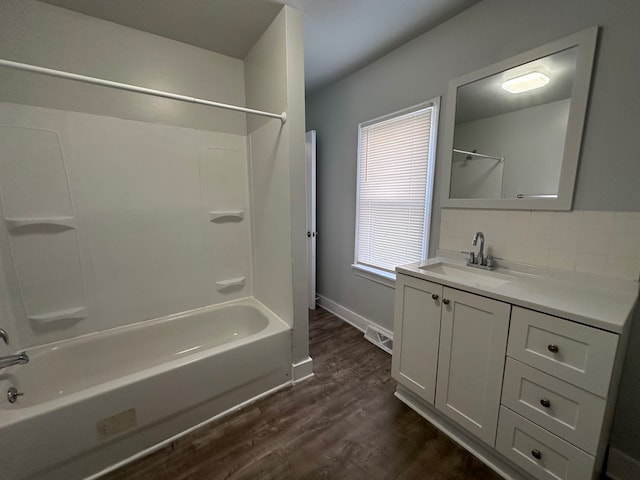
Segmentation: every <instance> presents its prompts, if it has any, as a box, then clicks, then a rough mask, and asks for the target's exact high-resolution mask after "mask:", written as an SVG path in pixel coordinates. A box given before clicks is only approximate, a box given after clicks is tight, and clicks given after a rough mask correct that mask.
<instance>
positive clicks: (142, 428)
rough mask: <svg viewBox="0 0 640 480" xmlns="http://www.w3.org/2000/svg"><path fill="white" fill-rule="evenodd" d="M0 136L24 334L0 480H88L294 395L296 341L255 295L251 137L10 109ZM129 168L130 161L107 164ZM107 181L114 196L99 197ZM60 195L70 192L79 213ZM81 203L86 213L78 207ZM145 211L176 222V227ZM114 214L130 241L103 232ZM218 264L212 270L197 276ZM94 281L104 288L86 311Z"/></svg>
mask: <svg viewBox="0 0 640 480" xmlns="http://www.w3.org/2000/svg"><path fill="white" fill-rule="evenodd" d="M0 66H1V67H8V68H12V69H18V70H23V71H27V72H33V73H37V74H42V75H46V76H53V77H60V78H65V79H68V80H73V81H79V82H84V83H89V84H93V85H100V86H106V87H110V88H115V89H118V90H125V91H129V92H136V93H141V94H145V95H152V96H156V97H162V98H168V99H172V100H177V101H184V102H189V103H196V104H200V105H206V106H210V107H221V108H224V109H230V110H235V111H240V112H244V113H250V114H257V115H262V116H266V117H268V118H272V119H273V118H275V119H278V120H279V125H278V126H279V127H280V128H282V125H283V124H284V122H285V121H286V113H271V112H264V111H259V110H252V109H248V108H245V107H236V106H233V105H228V104H220V103H218V102H212V101H209V100H204V99H200V98H195V97H190V96H184V95H178V94H174V93H171V92H163V91H159V90H151V89H148V88H143V87H138V86H135V85H129V84H124V83H119V82H112V81H109V80H104V79H99V78H94V77H87V76H83V75H77V74H74V73H68V72H62V71H59V70H52V69H49V68H43V67H39V66H33V65H27V64H22V63H18V62H13V61H8V60H1V59H0ZM273 131H274V132H275V133H276V134H277V133H278V130H277V129H276V128H274V129H273ZM61 132H62V133H61ZM99 132H109V133H110V135H103V134H102V133H99ZM133 132H135V133H133ZM268 132H269V133H270V132H271V130H269V131H268ZM91 135H94V136H97V138H94V137H91ZM118 135H119V136H118ZM0 137H1V138H0V140H2V141H0V144H3V151H2V152H1V153H2V154H3V155H2V156H0V170H1V172H0V173H2V175H0V187H1V188H0V200H1V201H0V206H1V211H2V214H3V215H4V223H5V226H6V235H4V234H3V235H2V238H0V247H2V249H3V252H2V253H3V255H6V257H4V258H3V259H2V262H0V268H4V270H5V274H6V277H7V279H5V278H4V277H1V278H0V280H2V282H3V284H2V291H1V292H0V293H2V294H3V295H4V294H5V293H7V292H8V294H7V295H6V296H5V297H4V298H3V299H2V300H0V301H3V303H7V304H10V303H11V304H13V306H14V308H13V313H14V317H15V318H14V319H13V320H14V325H13V327H14V329H13V330H12V329H11V328H8V330H9V333H10V334H11V336H13V335H14V333H15V332H17V333H18V334H16V337H18V341H16V342H12V341H11V340H14V339H10V338H9V336H10V335H9V334H8V333H7V332H6V331H4V330H2V329H0V340H4V343H2V342H0V346H1V347H2V354H3V355H4V356H0V479H2V480H52V479H64V480H71V479H79V478H89V479H92V478H97V477H99V476H100V475H102V474H104V473H106V472H107V471H111V470H113V469H116V468H118V467H119V466H121V465H122V464H124V463H127V462H129V461H132V460H133V459H135V458H138V457H140V456H143V455H145V454H147V453H149V452H151V451H153V450H155V449H158V448H160V447H162V446H164V445H167V444H169V443H170V442H171V441H173V440H175V439H176V438H177V437H179V436H181V435H184V434H186V433H188V432H190V431H192V430H194V429H195V428H198V427H200V426H202V425H204V424H205V423H208V422H211V421H213V420H214V419H216V418H217V417H219V416H220V415H223V414H226V413H229V412H231V411H234V410H236V409H238V408H240V407H242V406H243V405H246V404H247V403H249V402H251V401H254V400H256V399H257V398H259V397H261V396H264V395H267V394H269V393H272V392H274V391H275V390H277V389H280V388H282V387H284V386H286V385H289V384H291V380H292V379H291V372H292V368H295V367H296V365H298V364H296V365H292V331H293V330H292V326H291V325H289V324H288V323H287V322H285V321H283V320H282V319H281V318H280V317H279V316H278V315H277V314H275V313H274V312H273V311H271V310H270V309H269V308H268V307H267V306H265V304H263V303H261V302H260V301H259V300H258V299H257V298H255V297H254V296H253V294H254V292H253V286H252V284H251V281H252V280H251V272H252V268H251V266H250V265H249V263H250V262H249V260H247V259H248V258H250V257H252V255H253V254H254V252H252V251H251V249H252V247H251V243H250V241H249V240H248V239H249V237H250V231H249V227H246V225H247V222H246V221H245V210H244V209H245V208H248V204H249V200H248V194H249V192H248V187H247V183H248V182H247V178H248V174H247V173H246V164H247V157H246V154H245V153H244V152H245V146H246V141H247V136H244V135H234V134H227V133H224V134H223V133H220V132H204V131H199V130H194V129H183V128H174V127H170V126H162V125H156V124H151V123H144V122H131V121H127V120H120V119H115V118H111V117H102V116H96V115H89V114H82V113H77V112H67V111H62V110H51V109H45V108H40V107H32V106H23V105H17V104H16V105H14V104H7V103H3V104H1V105H0ZM92 138H93V139H92ZM261 138H262V137H261ZM144 139H148V140H144ZM145 141H146V142H147V143H145ZM172 142H173V143H172ZM150 147H153V148H154V149H151V150H149V153H148V154H147V156H146V157H145V156H144V154H143V153H140V152H146V151H147V150H145V148H146V149H149V148H150ZM127 148H128V150H127ZM118 149H119V150H118ZM69 152H71V153H69ZM105 152H106V153H105ZM67 154H69V159H71V160H70V161H69V162H68V159H67V158H66V156H67ZM125 154H126V155H129V156H130V157H131V161H122V162H121V163H118V161H116V160H122V158H124V157H123V156H124V155H125ZM102 155H106V156H105V157H102ZM114 158H115V159H116V160H113V159H114ZM127 158H128V157H127ZM101 159H103V160H104V161H101ZM74 160H75V163H74ZM134 160H135V161H134ZM145 161H146V162H147V163H145ZM67 163H70V164H72V167H71V168H68V166H67ZM112 165H116V166H114V167H112ZM145 166H148V167H149V168H145ZM74 168H75V171H74ZM163 168H164V169H165V170H163ZM155 169H157V171H158V172H159V173H158V174H157V176H156V177H150V175H151V173H150V172H153V171H156V170H155ZM70 172H71V173H70ZM109 175H113V177H112V178H113V179H117V180H115V181H114V183H117V184H118V188H119V191H121V192H124V193H123V195H121V196H118V197H114V195H113V192H111V191H108V190H105V191H104V192H103V191H102V186H103V184H105V183H107V182H108V180H107V178H109ZM3 178H4V181H2V179H3ZM174 178H175V180H174ZM122 179H125V180H126V181H128V183H127V184H126V185H123V182H122ZM167 179H170V184H167V183H166V182H167ZM95 180H97V183H92V182H94V181H95ZM216 181H217V182H218V183H215V182H216ZM74 182H76V183H75V184H74ZM83 182H85V183H83ZM87 182H88V183H87ZM135 182H138V183H135ZM234 182H235V183H234ZM149 185H151V186H153V188H149ZM162 185H165V188H164V189H163V188H162ZM198 185H199V186H200V191H198ZM71 186H75V187H76V188H77V190H76V193H78V191H79V192H80V194H79V195H78V196H77V197H74V198H73V199H72V195H71V193H72V189H71ZM127 189H128V190H127ZM83 194H84V195H85V196H84V197H83V196H82V195H83ZM127 194H129V195H131V198H134V199H135V200H138V199H139V201H140V202H141V203H140V204H135V202H134V205H131V202H130V201H129V200H128V198H129V197H127ZM78 197H82V198H81V199H80V201H77V198H78ZM83 200H84V202H85V203H84V204H83V205H82V207H83V208H84V209H85V210H82V208H79V209H76V203H77V204H82V201H83ZM145 202H146V203H145ZM171 202H173V203H171ZM221 207H224V208H221ZM229 207H231V208H229ZM149 209H156V210H157V211H158V212H162V211H164V210H171V211H173V210H175V212H177V213H179V215H178V214H176V215H174V216H173V217H172V218H174V219H175V222H176V224H175V225H173V224H172V225H167V221H166V217H164V216H162V215H159V214H157V212H155V211H154V212H152V214H151V215H146V214H147V213H149V212H148V210H149ZM163 209H164V210H163ZM207 212H208V215H207ZM118 213H119V214H120V215H121V216H122V217H124V218H123V221H124V222H125V223H126V222H129V223H128V225H135V228H134V229H133V230H135V235H130V232H131V231H133V230H132V229H131V228H129V229H127V228H125V227H124V226H122V223H121V222H118V223H116V222H114V221H113V220H114V218H115V217H116V216H117V214H118ZM135 215H137V217H135V224H134V223H133V220H132V218H133V216H135ZM83 222H84V223H83ZM109 222H112V223H109ZM243 222H244V223H243ZM203 224H204V225H207V226H206V227H204V228H203V226H202V225H203ZM140 225H143V226H144V227H145V228H143V229H139V230H136V229H138V227H139V226H140ZM82 228H84V229H85V230H84V232H81V230H82ZM79 232H81V233H82V235H81V234H80V233H79ZM87 232H89V233H87ZM176 232H179V233H176ZM200 234H202V236H199V235H200ZM145 235H146V236H145ZM5 237H6V241H5ZM89 237H90V239H91V241H92V242H94V243H92V244H91V245H90V247H89V248H87V247H86V244H84V246H83V244H82V242H83V241H86V243H87V244H90V243H91V241H89V240H87V239H88V238H89ZM165 237H166V238H165ZM125 239H128V240H129V242H127V241H126V240H125ZM157 239H161V240H157ZM117 242H122V243H123V245H125V244H126V248H125V249H124V253H125V254H127V255H129V256H128V257H126V258H125V259H124V260H123V259H122V258H118V254H119V252H118V251H117V250H114V249H112V248H111V247H112V245H113V244H114V243H117ZM132 242H133V243H132ZM96 245H97V246H96ZM154 248H155V250H154ZM214 248H215V249H216V250H215V254H213V253H212V251H213V249H214ZM149 252H153V254H152V255H150V254H149ZM94 255H95V256H94ZM154 255H155V256H154ZM216 255H217V256H216ZM167 256H168V257H170V258H168V260H167V261H166V262H164V263H162V260H164V259H165V258H167ZM140 257H141V258H142V260H140ZM213 257H215V259H217V261H218V264H215V265H214V263H213V262H214V260H211V263H207V262H209V259H210V258H213ZM87 258H90V260H88V261H87V260H86V259H87ZM145 262H146V263H145ZM89 264H91V267H89V266H88V265H89ZM141 268H142V270H141ZM278 268H279V269H281V267H280V266H279V267H278ZM159 272H160V273H161V275H159V274H158V273H159ZM229 272H232V273H233V274H236V275H235V276H234V275H229ZM172 273H173V275H172ZM176 273H177V274H176ZM241 275H242V276H241ZM245 275H246V276H245ZM228 276H229V277H232V278H228ZM89 277H91V278H92V282H96V283H91V285H96V284H97V283H100V285H99V287H100V288H98V287H96V288H95V290H93V291H92V292H91V295H87V292H88V290H87V288H86V283H87V282H86V280H87V278H89ZM236 277H237V278H236ZM96 278H97V280H96ZM246 278H249V280H247V283H248V285H247V287H246V290H245V289H244V288H245V279H246ZM176 279H179V280H176ZM5 283H6V285H5ZM209 285H211V287H212V288H210V287H209ZM92 288H93V287H92ZM105 292H106V293H105ZM273 292H274V291H273V290H270V292H269V293H270V294H271V295H272V296H273V295H274V294H273ZM275 292H276V295H275V296H276V297H277V296H278V295H277V293H278V292H280V290H277V289H276V290H275ZM285 293H286V291H285ZM257 296H258V295H257ZM87 297H90V298H91V299H92V300H93V301H94V302H95V303H100V305H101V314H100V315H97V316H96V315H95V311H96V310H97V307H96V308H94V310H91V306H90V305H89V306H87V303H88V302H87V301H86V300H87ZM260 298H262V297H260ZM270 302H274V300H273V298H269V299H268V300H265V303H266V304H267V305H269V306H271V303H270ZM208 303H211V304H213V305H209V306H206V307H202V308H196V309H193V310H191V309H190V308H192V307H193V306H196V305H207V304H208ZM275 303H276V304H278V308H280V310H281V311H282V310H285V309H286V308H285V307H283V305H282V303H283V302H282V301H281V299H280V298H279V297H278V300H276V301H275ZM0 307H2V308H3V309H4V305H0ZM114 308H115V309H114ZM182 310H188V311H186V312H182V313H175V314H171V315H168V316H162V317H161V318H155V317H157V316H160V315H165V314H166V313H169V312H174V311H182ZM274 310H276V311H278V309H277V308H275V307H274ZM120 311H122V312H125V313H126V314H124V315H123V316H122V317H121V316H120V315H119V314H118V312H120ZM92 312H94V313H92ZM148 312H152V313H151V314H148ZM153 312H161V313H159V314H158V315H154V314H153ZM4 313H7V316H10V315H9V313H8V309H7V310H3V314H4ZM281 313H282V312H281ZM92 315H94V316H93V317H92ZM96 318H98V320H96ZM144 318H147V319H146V320H144V321H141V322H139V323H130V322H132V321H137V320H142V319H144ZM85 319H86V323H82V322H83V321H84V320H85ZM3 321H4V317H3ZM127 322H129V324H127V325H124V326H118V325H122V324H123V323H127ZM78 324H81V325H82V326H81V328H80V329H79V330H75V332H76V333H74V330H73V329H74V328H75V327H76V325H78ZM65 328H66V329H68V330H65ZM56 329H57V330H56ZM96 330H98V331H96ZM70 337H71V338H70ZM61 338H65V339H64V340H61ZM51 342H52V343H51ZM5 343H6V344H7V345H6V346H5V345H4V344H5ZM21 343H22V344H23V345H24V346H25V347H26V348H19V349H17V350H14V349H13V345H14V344H18V345H20V344H21ZM8 349H9V350H8ZM5 352H6V353H12V354H11V355H6V354H5ZM309 360H310V359H309Z"/></svg>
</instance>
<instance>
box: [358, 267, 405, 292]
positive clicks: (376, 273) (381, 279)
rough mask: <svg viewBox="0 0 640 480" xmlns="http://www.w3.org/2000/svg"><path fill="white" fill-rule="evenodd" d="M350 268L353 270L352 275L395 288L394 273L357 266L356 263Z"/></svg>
mask: <svg viewBox="0 0 640 480" xmlns="http://www.w3.org/2000/svg"><path fill="white" fill-rule="evenodd" d="M351 267H352V268H353V273H354V274H355V275H357V276H359V277H362V278H366V279H368V280H371V281H373V282H376V283H380V284H381V285H385V286H387V287H390V288H396V274H395V273H391V272H387V271H385V270H379V269H377V268H373V267H367V266H366V265H359V264H357V263H354V264H353V265H351Z"/></svg>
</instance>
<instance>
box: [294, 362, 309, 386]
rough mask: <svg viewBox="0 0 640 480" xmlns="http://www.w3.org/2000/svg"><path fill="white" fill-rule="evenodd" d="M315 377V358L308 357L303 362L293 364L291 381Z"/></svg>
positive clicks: (297, 381)
mask: <svg viewBox="0 0 640 480" xmlns="http://www.w3.org/2000/svg"><path fill="white" fill-rule="evenodd" d="M311 377H313V359H312V358H311V357H307V358H306V359H304V360H303V361H301V362H298V363H292V364H291V381H292V382H293V383H294V384H296V383H300V382H302V381H304V380H308V379H309V378H311Z"/></svg>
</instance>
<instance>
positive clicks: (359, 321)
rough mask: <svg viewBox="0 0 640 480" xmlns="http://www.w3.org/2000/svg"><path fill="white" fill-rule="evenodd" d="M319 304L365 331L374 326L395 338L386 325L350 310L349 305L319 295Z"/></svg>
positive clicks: (375, 328)
mask: <svg viewBox="0 0 640 480" xmlns="http://www.w3.org/2000/svg"><path fill="white" fill-rule="evenodd" d="M318 305H320V306H321V307H322V308H324V309H325V310H326V311H328V312H331V313H333V314H334V315H335V316H336V317H338V318H339V319H341V320H344V321H345V322H347V323H348V324H350V325H352V326H354V327H356V328H357V329H358V330H360V331H361V332H363V333H364V332H365V331H366V330H367V327H372V328H373V329H374V330H378V331H379V332H381V333H383V334H384V335H385V336H387V337H389V338H390V339H392V340H393V332H391V331H389V330H387V329H386V328H384V327H381V326H380V325H378V324H377V323H376V322H374V321H372V320H369V319H368V318H365V317H363V316H362V315H360V314H358V313H356V312H354V311H353V310H349V309H348V308H347V307H343V306H342V305H340V304H339V303H336V302H334V301H333V300H329V299H328V298H327V297H323V296H322V295H318Z"/></svg>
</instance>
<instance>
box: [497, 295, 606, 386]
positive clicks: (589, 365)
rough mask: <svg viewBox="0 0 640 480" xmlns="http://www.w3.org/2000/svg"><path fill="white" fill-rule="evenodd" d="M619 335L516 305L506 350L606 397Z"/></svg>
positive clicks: (533, 364)
mask: <svg viewBox="0 0 640 480" xmlns="http://www.w3.org/2000/svg"><path fill="white" fill-rule="evenodd" d="M617 345H618V335H616V334H613V333H609V332H605V331H603V330H598V329H597V328H592V327H587V326H586V325H581V324H579V323H575V322H571V321H569V320H564V319H562V318H558V317H553V316H551V315H545V314H543V313H540V312H535V311H533V310H527V309H524V308H521V307H513V311H512V314H511V328H510V332H509V344H508V349H507V354H508V355H509V356H510V357H512V358H515V359H518V360H520V361H521V362H523V363H526V364H528V365H531V366H533V367H536V368H538V369H540V370H542V371H544V372H547V373H549V374H551V375H553V376H555V377H558V378H561V379H563V380H566V381H567V382H569V383H572V384H574V385H576V386H578V387H581V388H584V389H585V390H588V391H590V392H593V393H595V394H597V395H600V396H601V397H606V396H607V392H608V389H609V381H610V379H611V372H612V369H613V361H614V358H615V354H616V347H617Z"/></svg>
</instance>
